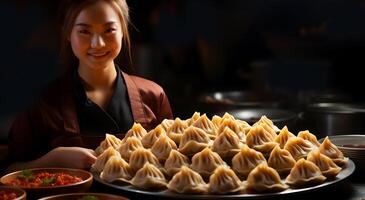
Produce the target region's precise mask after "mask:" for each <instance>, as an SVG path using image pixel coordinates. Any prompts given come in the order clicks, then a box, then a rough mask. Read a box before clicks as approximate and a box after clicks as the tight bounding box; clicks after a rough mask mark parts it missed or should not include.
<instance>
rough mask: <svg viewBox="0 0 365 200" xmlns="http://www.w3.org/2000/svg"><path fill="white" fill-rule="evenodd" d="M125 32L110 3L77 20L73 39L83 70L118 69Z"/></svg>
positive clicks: (85, 12) (86, 10)
mask: <svg viewBox="0 0 365 200" xmlns="http://www.w3.org/2000/svg"><path fill="white" fill-rule="evenodd" d="M122 37H123V34H122V29H121V22H120V18H119V15H118V12H117V11H116V10H115V8H114V7H113V5H111V3H109V2H107V1H97V2H95V3H93V4H91V5H89V6H87V7H85V8H84V9H83V10H81V12H80V13H79V15H78V16H77V17H76V20H75V24H74V26H73V28H72V31H71V35H70V38H69V40H70V42H71V47H72V51H73V53H74V54H75V56H76V57H77V58H78V59H79V67H84V68H85V67H87V69H102V68H106V67H109V66H111V65H113V66H114V62H113V60H114V59H115V58H116V57H117V55H118V54H119V52H120V50H121V46H122Z"/></svg>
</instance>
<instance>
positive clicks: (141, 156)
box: [129, 148, 160, 172]
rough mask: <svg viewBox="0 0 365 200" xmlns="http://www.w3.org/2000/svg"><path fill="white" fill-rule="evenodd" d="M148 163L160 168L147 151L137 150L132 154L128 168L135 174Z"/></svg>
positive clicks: (155, 159)
mask: <svg viewBox="0 0 365 200" xmlns="http://www.w3.org/2000/svg"><path fill="white" fill-rule="evenodd" d="M146 162H149V163H150V164H153V165H155V166H156V167H160V163H159V161H158V159H157V158H156V156H155V155H153V153H152V152H151V151H150V150H149V149H143V148H138V149H136V150H135V151H133V152H132V154H131V157H130V158H129V166H131V168H132V169H133V170H134V171H135V172H136V171H138V170H139V169H141V168H142V167H143V165H144V164H145V163H146Z"/></svg>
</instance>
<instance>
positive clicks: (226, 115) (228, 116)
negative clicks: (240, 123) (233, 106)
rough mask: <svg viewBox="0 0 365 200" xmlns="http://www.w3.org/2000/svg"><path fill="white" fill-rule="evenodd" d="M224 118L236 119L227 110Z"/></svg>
mask: <svg viewBox="0 0 365 200" xmlns="http://www.w3.org/2000/svg"><path fill="white" fill-rule="evenodd" d="M222 119H231V120H235V118H234V116H233V115H231V114H229V113H228V112H225V113H224V115H223V116H222Z"/></svg>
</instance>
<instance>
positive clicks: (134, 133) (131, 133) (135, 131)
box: [122, 123, 147, 142]
mask: <svg viewBox="0 0 365 200" xmlns="http://www.w3.org/2000/svg"><path fill="white" fill-rule="evenodd" d="M146 134H147V131H146V129H144V128H143V126H142V125H141V124H140V123H134V124H133V126H132V128H130V129H129V130H128V132H127V133H126V134H125V136H124V138H123V140H122V141H123V142H124V141H125V140H127V138H129V137H136V138H138V139H140V140H141V139H142V138H143V136H144V135H146Z"/></svg>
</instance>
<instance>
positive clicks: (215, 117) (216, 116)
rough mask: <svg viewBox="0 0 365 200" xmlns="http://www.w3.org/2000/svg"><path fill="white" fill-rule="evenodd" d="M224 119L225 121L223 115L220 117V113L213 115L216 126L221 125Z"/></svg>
mask: <svg viewBox="0 0 365 200" xmlns="http://www.w3.org/2000/svg"><path fill="white" fill-rule="evenodd" d="M222 121H223V118H222V117H220V116H218V115H214V116H213V117H212V122H213V124H214V125H215V126H216V127H219V126H220V125H221V123H222Z"/></svg>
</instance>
